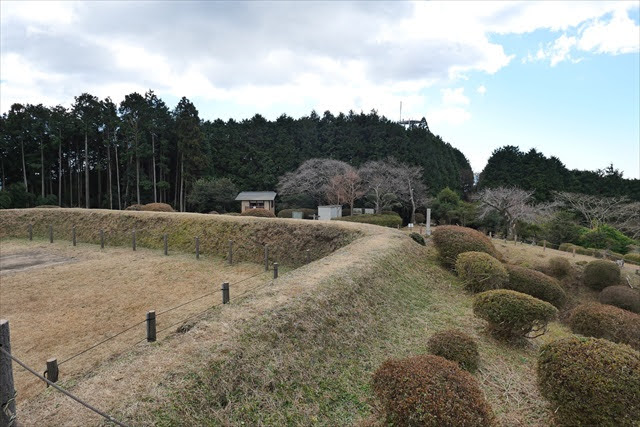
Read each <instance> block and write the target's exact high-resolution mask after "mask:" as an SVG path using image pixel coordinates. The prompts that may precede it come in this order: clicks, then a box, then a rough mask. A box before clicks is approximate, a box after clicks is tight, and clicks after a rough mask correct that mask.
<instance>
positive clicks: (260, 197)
mask: <svg viewBox="0 0 640 427" xmlns="http://www.w3.org/2000/svg"><path fill="white" fill-rule="evenodd" d="M275 198H276V193H275V192H274V191H243V192H242V193H240V194H238V196H237V197H236V200H238V201H240V203H241V206H242V207H241V209H240V212H244V211H248V210H250V209H266V210H268V211H271V212H273V214H274V215H275V213H276V204H275Z"/></svg>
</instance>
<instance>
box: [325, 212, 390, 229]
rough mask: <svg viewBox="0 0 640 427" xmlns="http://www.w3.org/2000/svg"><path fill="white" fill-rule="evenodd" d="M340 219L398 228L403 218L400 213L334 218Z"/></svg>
mask: <svg viewBox="0 0 640 427" xmlns="http://www.w3.org/2000/svg"><path fill="white" fill-rule="evenodd" d="M334 219H335V220H338V221H347V222H360V223H364V224H373V225H380V226H382V227H392V228H397V227H398V226H402V218H400V216H399V215H376V214H364V215H354V216H343V217H342V218H334Z"/></svg>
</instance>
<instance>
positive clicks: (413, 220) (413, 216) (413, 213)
mask: <svg viewBox="0 0 640 427" xmlns="http://www.w3.org/2000/svg"><path fill="white" fill-rule="evenodd" d="M409 198H410V199H411V224H415V223H416V201H415V199H414V198H413V187H412V186H411V181H409Z"/></svg>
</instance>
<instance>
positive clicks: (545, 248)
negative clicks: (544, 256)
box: [542, 240, 547, 252]
mask: <svg viewBox="0 0 640 427" xmlns="http://www.w3.org/2000/svg"><path fill="white" fill-rule="evenodd" d="M546 250H547V241H546V240H543V241H542V252H544V251H546Z"/></svg>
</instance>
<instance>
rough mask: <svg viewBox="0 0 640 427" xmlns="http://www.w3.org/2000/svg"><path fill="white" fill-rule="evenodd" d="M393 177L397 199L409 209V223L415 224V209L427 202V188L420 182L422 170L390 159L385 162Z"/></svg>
mask: <svg viewBox="0 0 640 427" xmlns="http://www.w3.org/2000/svg"><path fill="white" fill-rule="evenodd" d="M387 163H388V164H389V166H390V168H391V170H392V174H393V176H394V177H395V178H394V179H393V184H394V186H395V188H396V194H397V196H398V199H399V200H400V201H401V202H402V203H404V204H405V205H406V206H409V207H410V208H411V222H412V223H415V222H416V208H417V207H418V206H422V205H423V204H424V203H425V202H426V201H427V197H428V195H427V186H426V185H425V184H424V182H423V181H422V168H421V167H420V166H409V165H406V164H404V163H400V162H398V161H397V160H395V159H393V158H390V159H388V160H387Z"/></svg>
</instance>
